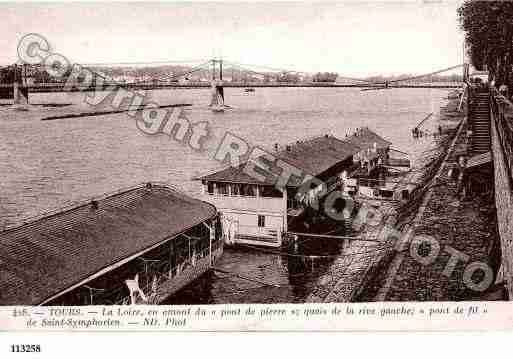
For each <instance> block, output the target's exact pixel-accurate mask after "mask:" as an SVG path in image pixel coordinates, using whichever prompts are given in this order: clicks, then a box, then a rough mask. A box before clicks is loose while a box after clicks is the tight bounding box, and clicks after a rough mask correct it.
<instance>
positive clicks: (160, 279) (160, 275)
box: [115, 239, 223, 305]
mask: <svg viewBox="0 0 513 359" xmlns="http://www.w3.org/2000/svg"><path fill="white" fill-rule="evenodd" d="M222 246H223V241H222V240H221V239H219V240H216V241H215V242H212V248H205V249H203V250H201V251H199V252H197V253H196V254H195V255H194V256H191V257H189V258H187V259H186V260H184V261H182V262H180V263H179V264H177V265H176V266H174V267H171V264H170V262H168V261H162V262H160V263H158V264H157V265H156V266H160V268H158V270H150V271H148V273H147V274H146V273H144V272H143V273H140V274H141V276H140V278H139V280H140V281H142V282H147V283H145V284H144V285H140V286H139V288H140V289H141V290H142V291H143V293H144V294H145V295H147V297H148V303H149V304H156V303H154V301H155V299H156V298H155V296H156V294H157V293H156V292H158V288H159V287H160V286H161V285H162V284H163V283H164V282H166V281H168V280H172V279H173V278H176V277H177V276H179V275H180V274H181V273H182V272H183V271H184V270H186V269H187V268H188V267H190V266H193V267H194V266H195V265H196V261H198V260H200V259H203V258H206V257H209V256H210V250H212V253H214V252H215V251H217V250H218V249H220V248H221V247H222ZM153 278H156V281H155V283H154V279H153ZM154 287H156V289H157V291H154V290H153V289H154ZM130 301H131V299H130V296H126V297H124V298H122V299H120V300H118V301H116V303H115V304H116V305H127V304H130Z"/></svg>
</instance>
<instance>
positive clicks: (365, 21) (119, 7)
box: [0, 0, 463, 76]
mask: <svg viewBox="0 0 513 359" xmlns="http://www.w3.org/2000/svg"><path fill="white" fill-rule="evenodd" d="M458 4H459V2H457V1H445V0H444V1H441V2H433V1H429V2H428V1H425V2H423V1H420V0H419V1H405V2H391V1H382V2H378V1H369V2H363V1H355V0H352V1H347V2H336V3H335V2H310V3H304V2H300V3H296V2H280V3H277V2H257V3H238V2H227V3H210V2H193V3H185V2H179V3H148V2H146V3H131V2H129V3H119V2H117V3H116V2H114V3H103V2H93V3H69V2H66V3H1V4H0V19H1V20H0V34H1V36H0V49H2V51H0V64H2V65H5V64H10V63H14V62H15V61H16V47H17V42H18V41H19V39H20V38H21V37H22V36H23V35H25V34H27V33H31V32H35V33H38V34H41V35H43V36H44V37H45V38H47V39H48V41H49V42H50V44H51V46H52V49H53V50H54V51H55V52H58V53H60V54H62V55H64V56H66V57H67V58H68V59H70V60H71V61H74V62H78V63H88V64H89V63H119V62H152V61H187V60H203V59H204V60H208V59H210V58H212V57H213V56H217V57H222V58H223V59H226V60H229V61H233V62H238V63H243V64H255V65H262V66H263V65H265V66H270V67H275V68H284V69H288V70H295V71H304V72H317V71H334V72H338V73H339V74H341V75H346V76H368V75H379V74H383V75H391V74H403V73H427V72H430V71H434V70H437V69H441V68H445V67H449V66H452V65H457V64H460V63H462V62H463V59H462V56H463V51H462V42H463V35H462V33H461V31H460V30H459V27H458V22H457V16H456V9H457V7H458ZM196 63H198V62H196Z"/></svg>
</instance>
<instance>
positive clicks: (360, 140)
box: [344, 127, 392, 149]
mask: <svg viewBox="0 0 513 359" xmlns="http://www.w3.org/2000/svg"><path fill="white" fill-rule="evenodd" d="M344 142H347V143H350V144H352V145H355V146H358V147H360V148H362V149H367V148H372V147H373V146H374V143H376V146H377V148H387V147H388V146H390V145H391V144H392V142H390V141H387V140H385V139H384V138H383V137H381V136H380V135H378V134H377V133H375V132H374V131H372V130H369V129H368V128H367V127H363V128H362V129H361V130H360V131H359V132H358V135H357V134H353V135H351V136H349V137H346V138H345V139H344Z"/></svg>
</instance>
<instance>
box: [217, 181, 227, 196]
mask: <svg viewBox="0 0 513 359" xmlns="http://www.w3.org/2000/svg"><path fill="white" fill-rule="evenodd" d="M217 193H218V194H221V195H224V196H227V195H228V184H226V183H218V184H217Z"/></svg>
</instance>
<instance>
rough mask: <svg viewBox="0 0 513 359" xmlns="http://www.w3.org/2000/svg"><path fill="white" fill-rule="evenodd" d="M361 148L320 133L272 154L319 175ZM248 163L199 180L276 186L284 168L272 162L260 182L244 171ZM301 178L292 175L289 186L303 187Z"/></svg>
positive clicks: (307, 172) (306, 171) (308, 172)
mask: <svg viewBox="0 0 513 359" xmlns="http://www.w3.org/2000/svg"><path fill="white" fill-rule="evenodd" d="M359 150H360V149H359V147H356V146H353V145H351V144H348V143H344V142H343V141H341V140H339V139H337V138H335V137H333V136H320V137H315V138H312V139H308V140H304V141H298V142H296V143H294V144H291V145H288V146H286V147H285V148H284V149H282V150H281V151H278V152H277V153H273V154H272V155H273V156H275V157H276V158H278V159H281V160H282V161H284V162H286V163H288V164H289V165H292V166H294V167H296V168H298V169H300V170H302V171H303V172H304V173H306V174H309V175H312V176H317V175H319V174H321V173H323V172H324V171H326V170H327V169H329V168H331V167H332V166H334V165H336V164H337V163H339V162H341V161H344V160H346V159H348V158H350V157H351V156H352V155H353V154H354V153H356V152H358V151H359ZM246 163H247V162H246ZM246 163H243V164H241V165H239V166H237V167H231V166H230V167H227V168H225V169H222V170H220V171H218V172H215V173H212V174H209V175H206V176H202V177H200V178H199V179H202V180H206V181H216V182H228V183H249V184H262V185H274V184H275V183H276V180H277V178H278V176H279V175H280V173H281V171H282V170H281V169H280V168H278V166H275V165H274V166H273V165H271V164H269V166H268V167H269V171H266V172H268V173H267V174H268V175H269V176H268V177H267V178H266V179H265V180H263V181H260V180H259V179H256V178H253V177H252V176H250V175H248V174H246V173H245V172H244V167H245V166H246ZM269 172H270V173H269ZM301 180H302V179H301V178H297V177H294V176H292V177H291V178H290V179H289V182H288V184H287V185H288V186H292V187H294V186H299V185H300V184H301Z"/></svg>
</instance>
